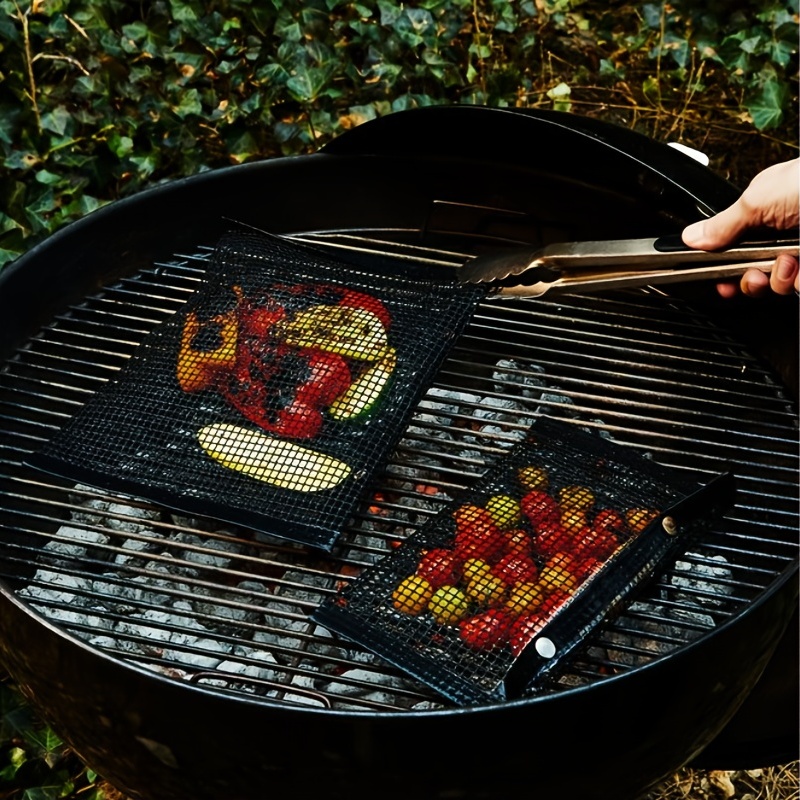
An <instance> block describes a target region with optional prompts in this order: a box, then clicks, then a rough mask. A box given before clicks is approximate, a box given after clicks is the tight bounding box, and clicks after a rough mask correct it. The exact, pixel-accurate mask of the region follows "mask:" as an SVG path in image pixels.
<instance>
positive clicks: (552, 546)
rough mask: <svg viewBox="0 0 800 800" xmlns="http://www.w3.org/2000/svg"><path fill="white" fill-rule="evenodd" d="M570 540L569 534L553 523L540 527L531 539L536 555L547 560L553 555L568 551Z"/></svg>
mask: <svg viewBox="0 0 800 800" xmlns="http://www.w3.org/2000/svg"><path fill="white" fill-rule="evenodd" d="M572 538H573V537H572V535H571V534H570V532H569V531H568V530H567V529H566V528H565V527H564V526H563V525H562V524H561V523H560V522H553V523H550V524H548V525H544V526H542V528H541V529H540V531H539V533H538V534H537V535H536V536H535V537H534V539H533V548H534V551H535V552H536V553H538V554H539V555H541V556H544V557H545V558H547V557H549V556H552V555H553V554H554V553H558V552H560V551H566V550H569V549H570V547H571V546H572Z"/></svg>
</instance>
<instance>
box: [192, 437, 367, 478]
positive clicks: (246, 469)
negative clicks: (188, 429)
mask: <svg viewBox="0 0 800 800" xmlns="http://www.w3.org/2000/svg"><path fill="white" fill-rule="evenodd" d="M197 438H198V440H199V442H200V446H201V447H202V448H203V450H205V452H206V453H208V455H209V456H211V458H213V459H214V460H215V461H218V462H219V463H220V464H222V465H223V466H225V467H228V468H229V469H233V470H237V471H238V472H242V473H244V474H245V475H249V476H250V477H251V478H255V479H256V480H260V481H264V482H265V483H269V484H271V485H273V486H277V487H279V488H281V489H294V490H295V491H298V492H319V491H322V490H323V489H331V488H333V487H334V486H337V485H338V484H340V483H341V482H342V481H343V480H344V479H345V478H347V476H348V475H350V472H351V468H350V466H349V465H348V464H345V462H344V461H340V460H339V459H338V458H334V457H333V456H329V455H326V454H325V453H318V452H317V451H316V450H312V449H310V448H308V447H301V446H300V445H298V444H295V443H294V442H287V441H285V440H283V439H275V438H273V437H271V436H266V435H265V434H263V433H260V432H259V431H254V430H251V429H249V428H243V427H240V426H239V425H231V424H229V423H218V424H215V425H207V426H206V427H204V428H201V429H200V431H199V432H198V434H197Z"/></svg>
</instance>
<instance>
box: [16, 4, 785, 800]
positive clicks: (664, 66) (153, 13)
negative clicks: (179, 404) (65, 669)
mask: <svg viewBox="0 0 800 800" xmlns="http://www.w3.org/2000/svg"><path fill="white" fill-rule="evenodd" d="M799 31H800V28H799V27H798V0H706V2H704V3H697V2H693V0H672V2H670V3H667V2H645V3H634V2H632V1H630V0H607V1H605V2H601V0H421V1H420V2H410V3H403V4H401V3H397V2H389V0H360V1H359V0H258V1H257V2H247V1H246V0H152V1H151V0H140V1H139V2H129V0H0V266H1V265H2V264H5V263H8V262H10V261H12V260H13V259H15V258H16V257H17V256H18V255H20V254H21V253H23V252H25V250H26V249H28V248H29V247H30V246H32V245H33V244H34V243H35V242H37V241H39V240H40V239H42V238H44V237H45V236H47V235H48V234H49V233H50V232H52V231H53V230H55V229H57V228H58V227H60V226H62V225H64V224H66V223H69V222H70V221H72V220H75V219H77V218H79V217H81V216H83V215H84V214H86V213H88V212H90V211H92V210H93V209H95V208H97V207H99V206H100V205H103V204H105V203H108V202H111V201H113V200H115V199H117V198H120V197H124V196H126V195H130V194H132V193H134V192H137V191H140V190H141V189H143V188H145V187H148V186H151V185H154V184H157V183H159V182H161V181H168V180H173V179H175V178H179V177H183V176H187V175H191V174H194V173H197V172H199V171H202V170H208V169H214V168H218V167H223V166H228V165H231V164H240V163H244V162H247V161H252V160H257V159H264V158H274V157H278V156H285V155H297V154H303V153H308V152H312V151H314V150H316V149H317V148H319V147H320V146H321V145H323V144H324V143H326V142H327V141H329V140H330V139H332V138H334V137H336V136H338V135H340V134H341V133H343V132H344V131H346V130H348V129H350V128H352V127H355V126H357V125H359V124H361V123H363V122H365V121H367V120H369V119H372V118H374V117H377V116H381V115H385V114H390V113H394V112H397V111H401V110H404V109H407V108H412V107H416V106H425V105H433V104H460V103H472V104H481V105H489V106H505V107H511V106H520V107H543V108H555V109H558V110H562V111H570V112H572V113H576V114H584V115H590V116H594V117H598V118H602V119H604V120H606V121H610V122H614V123H617V124H619V125H623V126H625V127H629V128H633V129H635V130H638V131H640V132H642V133H645V134H646V135H648V136H651V137H653V138H656V139H659V140H663V141H681V142H683V143H685V144H687V145H690V146H693V147H696V148H698V149H700V150H702V151H704V152H706V153H707V154H708V155H709V156H710V157H711V159H712V161H711V167H712V169H714V170H715V171H717V172H719V173H720V174H723V175H724V176H725V177H727V178H729V179H730V180H732V181H733V182H734V183H736V184H738V185H740V186H742V187H743V186H744V185H745V184H746V183H747V181H748V180H749V178H750V177H752V176H753V175H754V174H755V173H756V172H757V171H758V170H759V169H761V168H762V167H763V166H766V165H767V164H769V163H771V162H773V161H777V160H783V159H786V158H791V157H794V156H796V155H797V150H798V142H797V138H798V137H797V131H798V128H797V126H798V104H797V100H798V57H797V49H798V34H799ZM78 796H80V797H82V798H85V800H91V799H92V798H98V799H99V798H103V797H106V798H109V797H113V796H114V790H113V789H111V788H110V787H108V786H107V785H106V786H104V785H102V783H98V779H97V776H95V775H94V774H93V773H92V772H91V771H90V770H88V769H86V768H85V767H84V766H83V765H82V764H81V763H80V761H79V760H78V759H77V758H76V757H75V756H74V754H72V753H71V752H70V751H69V749H68V748H67V747H66V746H65V745H64V744H63V743H62V742H61V741H60V739H58V737H57V736H55V734H53V732H52V731H50V729H49V728H47V726H46V725H45V724H44V723H42V722H41V721H40V720H38V719H37V718H36V717H35V716H33V715H32V714H31V712H30V709H29V708H28V707H27V706H26V705H25V703H24V702H23V701H22V700H21V698H20V697H19V695H18V694H17V693H16V692H15V691H14V689H13V688H12V687H11V686H10V685H8V684H7V683H6V682H4V681H0V797H4V798H6V797H7V798H14V800H40V799H41V800H47V798H57V797H62V798H71V797H78Z"/></svg>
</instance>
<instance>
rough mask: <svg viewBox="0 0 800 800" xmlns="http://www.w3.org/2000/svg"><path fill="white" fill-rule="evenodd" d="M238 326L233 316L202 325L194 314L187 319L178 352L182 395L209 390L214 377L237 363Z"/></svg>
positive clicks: (178, 371)
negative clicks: (183, 393)
mask: <svg viewBox="0 0 800 800" xmlns="http://www.w3.org/2000/svg"><path fill="white" fill-rule="evenodd" d="M237 340H238V323H237V319H236V315H235V313H233V312H229V313H227V314H219V315H217V316H215V317H212V318H211V319H210V320H208V321H205V322H201V321H200V319H199V318H198V316H197V314H196V313H195V312H194V311H190V312H189V313H188V314H187V315H186V321H185V322H184V325H183V331H182V332H181V345H180V350H179V352H178V367H177V376H178V383H179V384H180V386H181V389H183V391H184V392H197V391H200V390H201V389H207V388H208V387H209V386H211V385H212V384H213V383H214V381H215V379H216V377H217V375H218V374H219V373H220V372H221V371H224V370H227V369H230V368H231V367H232V366H233V364H234V363H235V361H236V344H237Z"/></svg>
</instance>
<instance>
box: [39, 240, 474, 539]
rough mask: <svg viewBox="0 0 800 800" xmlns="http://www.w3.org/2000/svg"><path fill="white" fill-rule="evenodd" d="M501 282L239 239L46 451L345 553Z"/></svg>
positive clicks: (156, 493) (144, 493) (194, 508)
mask: <svg viewBox="0 0 800 800" xmlns="http://www.w3.org/2000/svg"><path fill="white" fill-rule="evenodd" d="M485 294H486V289H485V288H481V287H474V286H462V285H460V284H458V283H457V282H455V281H454V280H453V279H452V277H449V278H447V279H444V278H441V279H438V278H437V277H436V276H435V275H434V274H433V273H432V271H431V270H427V271H426V272H424V273H423V274H422V275H416V274H413V272H412V268H411V267H405V268H402V269H401V268H400V267H397V268H395V269H389V268H386V269H381V270H380V271H378V272H376V271H375V270H374V269H372V270H371V269H369V268H365V267H361V266H359V265H357V264H353V263H348V262H345V261H341V260H339V259H337V258H334V257H332V256H330V255H328V254H327V253H325V252H324V251H322V250H321V249H317V248H314V247H309V246H305V245H302V244H298V243H296V242H290V241H287V240H286V239H283V238H281V237H277V236H270V235H268V234H256V233H249V232H248V233H238V232H237V233H230V234H227V235H226V236H225V237H223V238H222V239H221V240H220V242H219V243H218V245H217V247H216V249H215V252H214V255H213V259H212V261H211V268H210V269H209V270H208V272H207V275H206V277H205V278H204V280H203V282H202V284H201V286H200V288H199V289H198V291H196V292H195V293H194V294H193V295H192V297H191V298H190V300H189V301H188V302H187V304H186V306H185V307H183V308H182V309H181V310H180V311H178V312H177V313H176V314H175V315H174V316H173V317H171V318H170V319H169V320H167V321H166V322H164V323H162V324H160V325H159V326H158V327H157V328H156V329H154V330H153V331H152V332H151V333H150V334H149V335H148V336H147V337H146V339H145V340H144V341H143V342H142V344H141V345H139V347H137V349H136V352H135V353H134V354H133V356H132V357H131V359H130V360H129V362H128V363H127V364H126V366H125V367H124V369H123V370H122V371H121V373H120V374H119V376H118V377H117V378H116V379H115V380H113V381H110V382H109V383H108V384H106V385H105V386H104V387H103V388H102V389H101V390H100V391H98V392H97V393H96V394H95V395H94V396H92V397H91V398H90V400H89V401H88V402H87V403H86V404H85V405H84V406H83V407H82V408H81V409H80V410H79V411H78V413H77V414H76V415H75V416H74V417H73V418H72V419H70V420H69V421H68V422H67V424H66V425H65V426H64V427H63V428H62V429H61V430H60V431H58V432H57V433H56V435H55V436H54V437H53V438H52V439H51V441H50V442H48V444H47V445H45V447H44V448H43V449H42V450H41V451H40V452H39V453H37V454H35V455H34V456H33V457H32V458H31V462H30V463H31V464H32V465H33V466H35V467H38V468H40V469H44V470H46V471H48V472H51V473H55V474H57V475H61V476H64V477H67V478H71V479H74V480H76V481H80V482H84V483H88V484H92V485H96V486H100V487H102V488H105V489H107V490H110V491H121V492H124V493H127V494H131V495H134V496H139V497H143V498H146V499H150V500H154V501H156V502H158V503H161V504H163V505H165V506H168V507H171V508H174V509H177V510H181V511H184V512H188V513H195V514H202V515H205V516H211V517H215V518H218V519H221V520H225V521H228V522H233V523H236V524H241V525H245V526H247V527H250V528H252V529H254V530H255V531H257V532H263V533H267V534H271V535H276V536H279V537H283V538H286V539H290V540H293V541H296V542H300V543H303V544H310V545H313V546H317V547H320V548H322V549H325V550H329V549H331V547H332V546H333V544H334V543H335V540H336V538H337V536H338V534H339V532H340V531H341V529H342V527H343V526H344V525H345V524H346V522H347V520H348V518H349V516H350V515H351V514H352V513H353V511H354V508H355V506H356V504H357V502H358V501H359V499H360V496H361V494H362V492H363V491H364V489H365V486H366V484H367V483H368V482H369V481H370V479H371V477H372V476H373V475H374V473H375V472H376V470H377V469H378V468H379V467H380V466H381V465H382V463H383V462H384V460H385V459H387V458H388V456H389V454H390V451H391V449H392V447H393V446H394V445H395V444H396V442H397V441H398V440H399V438H400V437H401V435H402V433H403V431H404V428H405V425H406V423H407V421H408V419H409V418H410V416H411V414H412V413H413V410H414V407H415V405H416V403H417V402H418V400H419V399H420V397H421V396H422V394H423V393H424V391H425V390H426V389H427V388H428V386H429V384H430V382H431V381H432V380H433V377H434V375H435V374H436V371H437V369H438V367H439V365H440V364H441V362H442V361H443V360H444V358H445V356H446V354H447V352H448V350H449V348H450V346H451V345H452V344H453V343H454V341H455V339H456V338H457V337H458V335H459V334H460V332H461V331H462V330H463V328H464V327H465V325H466V324H467V322H468V321H469V319H470V317H471V315H472V313H473V311H474V309H475V307H476V306H477V304H478V303H479V302H480V300H481V299H482V298H483V297H485Z"/></svg>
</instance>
